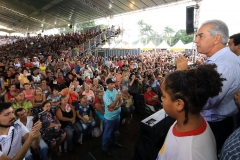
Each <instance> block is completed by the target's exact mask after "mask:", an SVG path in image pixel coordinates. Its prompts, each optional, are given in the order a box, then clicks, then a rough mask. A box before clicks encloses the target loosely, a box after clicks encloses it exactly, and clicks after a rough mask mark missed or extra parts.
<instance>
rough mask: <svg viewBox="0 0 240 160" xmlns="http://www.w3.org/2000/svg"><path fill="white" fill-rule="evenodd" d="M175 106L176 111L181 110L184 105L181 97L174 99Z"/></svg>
mask: <svg viewBox="0 0 240 160" xmlns="http://www.w3.org/2000/svg"><path fill="white" fill-rule="evenodd" d="M175 104H176V105H175V106H176V110H177V111H178V112H181V111H183V110H184V105H185V103H184V101H183V100H182V99H177V100H176V101H175Z"/></svg>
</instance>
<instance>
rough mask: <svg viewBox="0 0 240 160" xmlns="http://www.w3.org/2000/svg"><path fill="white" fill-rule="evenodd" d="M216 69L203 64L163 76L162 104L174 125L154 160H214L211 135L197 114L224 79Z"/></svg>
mask: <svg viewBox="0 0 240 160" xmlns="http://www.w3.org/2000/svg"><path fill="white" fill-rule="evenodd" d="M215 69H216V65H215V64H213V65H203V66H200V67H199V68H198V69H192V70H187V71H176V72H173V73H171V74H169V75H167V76H166V78H165V80H164V82H163V84H162V85H161V90H162V105H163V108H164V110H165V111H166V113H167V114H168V115H169V116H171V117H173V118H175V119H176V122H175V123H174V124H173V125H172V126H171V127H170V129H169V131H168V134H167V136H166V139H165V142H164V144H163V146H162V148H161V150H160V152H159V154H158V156H157V160H174V159H179V160H217V151H216V142H215V138H214V135H213V133H212V130H211V128H210V126H209V124H208V123H207V121H206V120H205V119H204V118H203V117H202V116H201V114H200V112H201V111H202V109H203V106H204V105H205V103H206V102H207V100H208V98H209V97H214V96H216V95H218V94H219V92H221V90H222V86H223V84H222V81H224V79H223V78H221V75H220V74H219V73H218V72H217V71H216V70H215Z"/></svg>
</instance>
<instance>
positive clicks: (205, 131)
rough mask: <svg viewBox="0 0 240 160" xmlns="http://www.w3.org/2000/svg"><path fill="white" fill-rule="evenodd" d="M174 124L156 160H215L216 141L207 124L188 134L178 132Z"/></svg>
mask: <svg viewBox="0 0 240 160" xmlns="http://www.w3.org/2000/svg"><path fill="white" fill-rule="evenodd" d="M176 123H177V122H175V123H174V124H173V125H172V126H171V128H170V129H169V131H168V134H167V137H166V139H165V142H164V144H163V146H162V148H161V150H160V151H159V154H158V157H157V159H156V160H217V149H216V141H215V138H214V135H213V133H212V130H211V128H210V127H209V125H208V123H207V122H206V121H205V120H204V123H203V124H202V126H201V127H199V128H198V129H196V130H193V131H189V132H178V131H177V130H176V129H175V127H176Z"/></svg>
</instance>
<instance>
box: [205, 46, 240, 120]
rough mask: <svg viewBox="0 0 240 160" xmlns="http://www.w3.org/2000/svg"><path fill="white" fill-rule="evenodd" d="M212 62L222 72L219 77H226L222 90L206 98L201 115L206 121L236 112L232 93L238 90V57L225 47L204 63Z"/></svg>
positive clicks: (239, 75)
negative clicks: (216, 94)
mask: <svg viewBox="0 0 240 160" xmlns="http://www.w3.org/2000/svg"><path fill="white" fill-rule="evenodd" d="M212 63H215V64H216V65H217V71H218V73H220V74H222V75H221V77H222V78H226V81H223V87H222V92H221V93H219V95H218V96H215V97H213V98H209V99H208V101H207V103H206V104H205V106H204V107H203V111H202V112H201V115H202V116H203V117H204V118H205V119H206V120H207V121H208V122H217V121H222V120H223V119H225V118H226V117H229V116H233V115H234V114H236V113H237V112H238V107H237V105H236V104H235V101H234V94H235V93H236V92H237V91H239V90H240V59H239V58H238V57H237V56H236V55H235V54H234V53H233V52H231V51H230V49H229V48H228V47H226V48H223V49H221V50H219V51H218V52H216V53H215V54H214V55H212V56H211V57H210V58H209V59H208V60H207V61H206V64H212Z"/></svg>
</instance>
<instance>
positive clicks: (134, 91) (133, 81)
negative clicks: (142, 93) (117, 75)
mask: <svg viewBox="0 0 240 160" xmlns="http://www.w3.org/2000/svg"><path fill="white" fill-rule="evenodd" d="M139 85H142V81H141V80H140V79H139V77H138V75H135V74H134V73H132V74H131V75H130V78H129V83H128V92H129V93H130V94H131V95H132V96H133V100H134V103H135V104H134V105H135V107H136V108H135V110H136V112H139V107H137V106H138V104H137V101H138V86H139Z"/></svg>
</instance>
